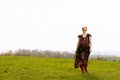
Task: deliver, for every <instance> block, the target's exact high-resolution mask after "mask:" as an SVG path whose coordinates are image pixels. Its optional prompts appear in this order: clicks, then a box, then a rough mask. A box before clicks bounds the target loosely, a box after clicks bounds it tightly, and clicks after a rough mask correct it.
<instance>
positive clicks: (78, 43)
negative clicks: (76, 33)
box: [76, 38, 80, 51]
mask: <svg viewBox="0 0 120 80" xmlns="http://www.w3.org/2000/svg"><path fill="white" fill-rule="evenodd" d="M79 45H80V38H78V42H77V48H78V47H79ZM77 48H76V51H77Z"/></svg>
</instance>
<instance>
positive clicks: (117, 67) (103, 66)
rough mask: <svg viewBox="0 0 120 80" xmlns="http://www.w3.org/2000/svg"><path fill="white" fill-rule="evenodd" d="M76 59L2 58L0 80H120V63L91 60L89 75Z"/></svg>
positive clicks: (0, 57) (0, 58)
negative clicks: (82, 69) (78, 64)
mask: <svg viewBox="0 0 120 80" xmlns="http://www.w3.org/2000/svg"><path fill="white" fill-rule="evenodd" d="M73 65H74V59H70V58H45V57H30V56H0V80H120V62H109V61H99V60H89V66H88V70H89V74H84V75H83V76H82V74H81V71H80V69H79V68H78V69H74V66H73Z"/></svg>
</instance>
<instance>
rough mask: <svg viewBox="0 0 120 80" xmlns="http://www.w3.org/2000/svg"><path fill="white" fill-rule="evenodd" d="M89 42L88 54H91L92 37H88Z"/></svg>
mask: <svg viewBox="0 0 120 80" xmlns="http://www.w3.org/2000/svg"><path fill="white" fill-rule="evenodd" d="M89 40H90V43H89V46H90V52H92V37H89Z"/></svg>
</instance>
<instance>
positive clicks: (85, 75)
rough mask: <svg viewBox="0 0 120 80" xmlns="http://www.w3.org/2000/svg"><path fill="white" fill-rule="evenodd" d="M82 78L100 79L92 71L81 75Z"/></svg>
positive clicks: (88, 79)
mask: <svg viewBox="0 0 120 80" xmlns="http://www.w3.org/2000/svg"><path fill="white" fill-rule="evenodd" d="M83 79H84V80H101V79H100V78H99V77H98V76H96V75H95V74H94V73H87V74H84V75H83Z"/></svg>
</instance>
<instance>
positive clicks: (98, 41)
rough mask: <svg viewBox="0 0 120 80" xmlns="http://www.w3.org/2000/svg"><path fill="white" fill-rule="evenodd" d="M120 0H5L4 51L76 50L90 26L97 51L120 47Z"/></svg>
mask: <svg viewBox="0 0 120 80" xmlns="http://www.w3.org/2000/svg"><path fill="white" fill-rule="evenodd" d="M119 21H120V0H1V1H0V51H5V50H16V49H19V48H24V49H41V50H57V51H75V49H76V44H77V40H78V38H77V36H78V35H79V34H81V33H82V32H81V27H82V26H84V25H86V26H88V33H90V34H91V35H92V38H93V39H92V40H93V51H120V50H119V47H120V37H119V34H120V31H119V28H120V24H119Z"/></svg>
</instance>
